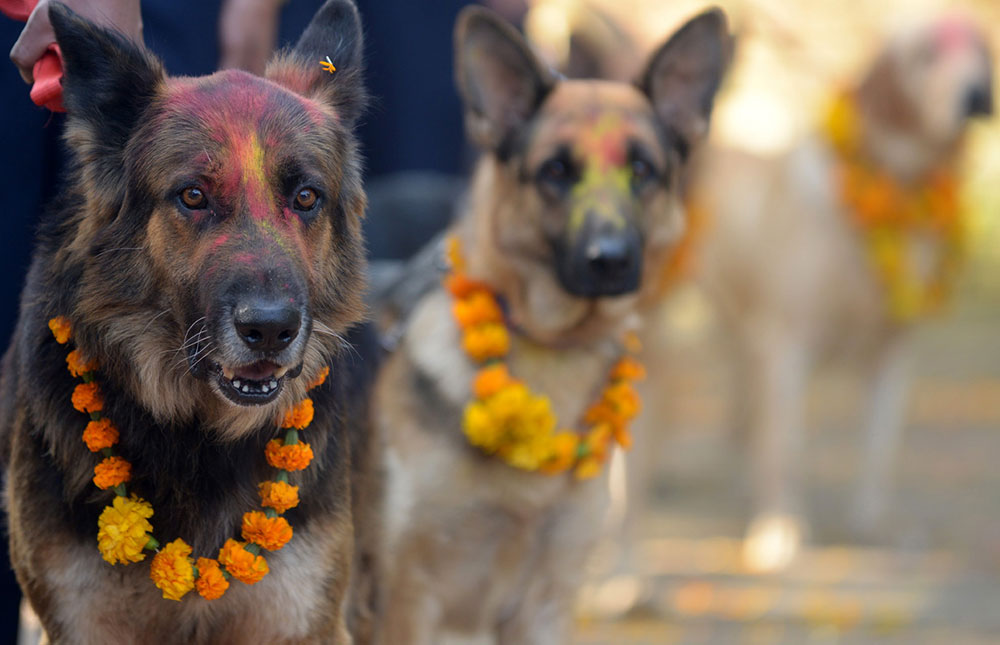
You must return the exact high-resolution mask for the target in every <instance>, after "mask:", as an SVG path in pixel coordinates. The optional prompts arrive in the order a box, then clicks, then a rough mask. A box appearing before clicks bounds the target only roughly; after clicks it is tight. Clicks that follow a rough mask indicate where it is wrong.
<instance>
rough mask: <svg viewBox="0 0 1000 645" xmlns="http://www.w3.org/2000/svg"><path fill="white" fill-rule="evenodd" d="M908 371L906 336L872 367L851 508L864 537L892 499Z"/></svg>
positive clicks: (889, 346)
mask: <svg viewBox="0 0 1000 645" xmlns="http://www.w3.org/2000/svg"><path fill="white" fill-rule="evenodd" d="M909 370H910V352H909V342H908V339H907V338H905V337H903V336H900V337H896V338H893V339H891V340H889V342H888V343H887V345H886V346H885V347H884V348H883V349H882V351H881V352H879V354H878V356H877V357H876V359H875V362H874V363H873V365H872V389H871V394H870V398H869V401H868V414H867V419H866V427H865V430H866V435H865V438H864V452H863V454H862V456H861V470H860V477H859V478H858V488H857V490H856V492H855V497H854V502H853V505H852V508H851V523H852V526H853V528H854V530H855V531H856V532H858V533H860V534H862V535H869V534H871V532H872V531H873V530H874V529H875V528H876V525H877V524H878V521H879V520H880V518H881V517H882V515H883V514H884V512H885V507H886V503H887V500H888V498H889V489H890V479H891V476H892V470H893V462H894V461H895V456H896V453H897V451H898V450H899V441H900V437H901V436H902V433H903V420H904V413H905V408H906V395H907V392H908V390H909V378H908V377H909Z"/></svg>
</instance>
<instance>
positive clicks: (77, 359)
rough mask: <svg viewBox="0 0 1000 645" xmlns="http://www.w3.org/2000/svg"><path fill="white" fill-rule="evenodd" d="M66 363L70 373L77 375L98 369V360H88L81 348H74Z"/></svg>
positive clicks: (67, 356)
mask: <svg viewBox="0 0 1000 645" xmlns="http://www.w3.org/2000/svg"><path fill="white" fill-rule="evenodd" d="M66 365H67V366H69V373H70V374H72V375H73V376H75V377H80V376H83V375H84V374H86V373H87V372H93V371H94V370H96V369H97V361H94V360H90V361H88V360H87V359H85V358H84V357H83V353H82V352H80V350H79V349H74V350H73V351H72V352H70V353H69V354H67V355H66Z"/></svg>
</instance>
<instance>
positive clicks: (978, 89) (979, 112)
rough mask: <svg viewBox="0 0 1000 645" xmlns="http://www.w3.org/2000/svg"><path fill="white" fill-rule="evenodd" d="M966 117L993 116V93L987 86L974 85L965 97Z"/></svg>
mask: <svg viewBox="0 0 1000 645" xmlns="http://www.w3.org/2000/svg"><path fill="white" fill-rule="evenodd" d="M965 114H966V115H967V116H989V115H991V114H993V92H992V90H991V88H990V86H989V85H987V84H982V85H975V86H973V87H971V88H969V91H968V92H967V93H966V95H965Z"/></svg>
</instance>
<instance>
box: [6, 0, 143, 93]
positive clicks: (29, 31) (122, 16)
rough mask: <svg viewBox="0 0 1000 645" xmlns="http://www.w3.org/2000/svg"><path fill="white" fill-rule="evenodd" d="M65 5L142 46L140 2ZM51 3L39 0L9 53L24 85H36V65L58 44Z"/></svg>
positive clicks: (73, 1)
mask: <svg viewBox="0 0 1000 645" xmlns="http://www.w3.org/2000/svg"><path fill="white" fill-rule="evenodd" d="M62 3H63V4H65V5H66V6H68V7H69V8H71V9H72V10H73V11H75V12H76V13H78V14H79V15H81V16H83V17H84V18H87V19H88V20H90V21H92V22H94V23H95V24H98V25H102V26H104V27H108V28H111V29H115V30H117V31H119V32H121V33H122V34H125V36H126V37H128V38H129V39H130V40H132V41H134V42H137V43H139V42H142V15H141V13H140V11H139V0H62ZM51 4H52V3H51V2H50V0H39V2H38V4H37V5H36V6H35V8H34V10H32V12H31V15H30V16H28V22H27V23H26V24H25V25H24V29H23V30H22V31H21V35H20V37H18V39H17V42H16V43H14V47H13V48H11V50H10V59H11V61H13V62H14V64H15V65H16V66H17V69H18V71H19V72H20V73H21V78H23V79H24V82H25V83H33V82H34V80H35V78H34V73H33V69H34V67H35V63H36V62H38V60H39V59H40V58H41V57H42V56H43V55H44V54H45V52H46V50H47V49H48V48H49V46H50V45H52V44H53V43H55V42H56V34H55V31H53V29H52V22H51V21H50V20H49V6H50V5H51Z"/></svg>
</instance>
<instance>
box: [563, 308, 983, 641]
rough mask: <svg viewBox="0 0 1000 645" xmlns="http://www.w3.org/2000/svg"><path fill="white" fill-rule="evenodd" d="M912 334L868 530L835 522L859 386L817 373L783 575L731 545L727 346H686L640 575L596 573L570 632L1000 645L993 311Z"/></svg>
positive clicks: (647, 518)
mask: <svg viewBox="0 0 1000 645" xmlns="http://www.w3.org/2000/svg"><path fill="white" fill-rule="evenodd" d="M916 341H917V342H916V352H917V360H916V364H915V383H914V389H913V392H912V396H911V401H910V407H909V415H908V418H909V420H908V425H907V430H906V437H905V442H904V447H903V452H902V455H901V456H900V459H899V468H898V470H897V477H896V494H895V498H894V505H893V508H892V510H891V512H890V514H889V517H887V518H886V521H885V526H884V527H883V528H882V529H880V530H879V532H878V533H877V534H876V535H873V536H869V537H868V538H866V539H864V540H859V539H858V538H857V536H854V535H851V533H850V532H849V531H847V530H846V528H845V524H846V523H845V521H844V520H845V518H846V511H847V503H848V500H849V498H850V492H851V491H852V489H853V484H854V473H855V470H854V469H855V467H856V463H857V456H858V451H859V445H858V440H859V432H858V431H857V429H856V427H857V426H856V419H857V416H856V410H857V409H858V406H859V403H860V402H859V400H858V395H859V393H858V392H857V391H856V390H857V389H858V386H857V385H856V382H855V381H854V380H853V378H852V375H851V373H850V372H846V371H845V372H841V371H837V370H834V371H832V372H828V373H826V374H823V375H820V376H819V377H818V378H817V379H816V381H815V382H814V387H813V388H812V391H811V394H810V402H809V417H810V419H809V438H808V442H809V443H808V445H809V457H808V466H807V468H808V470H807V472H808V476H807V478H808V490H807V494H808V505H809V520H810V523H811V527H812V536H811V540H810V546H809V547H808V548H807V550H806V551H805V552H804V553H803V555H802V556H801V557H800V559H799V560H798V561H797V562H796V564H795V565H794V566H793V567H792V568H791V569H790V570H789V571H787V572H785V573H784V574H781V575H775V576H758V575H752V574H749V573H746V572H745V571H744V570H743V569H742V567H741V565H740V561H739V558H738V553H739V542H738V539H737V538H738V537H739V536H740V535H741V534H742V531H743V529H744V525H745V522H746V520H747V517H746V513H747V510H746V509H747V501H746V499H745V497H744V496H743V495H741V494H740V491H741V490H742V489H743V487H742V486H741V481H742V480H741V477H740V474H739V473H740V466H741V464H742V460H741V459H740V458H739V455H738V454H736V448H735V445H734V444H733V443H732V442H731V441H730V440H729V438H728V435H727V434H726V432H725V426H726V421H727V413H726V407H725V401H724V399H725V391H726V373H725V371H724V363H723V362H722V357H721V355H720V354H719V352H718V350H717V349H714V347H715V344H714V343H712V341H711V339H710V338H707V337H705V336H704V334H694V335H692V336H690V337H689V338H688V339H687V340H686V341H683V342H680V343H678V345H679V346H678V347H676V348H675V349H674V350H673V352H672V355H671V360H672V363H673V364H674V365H679V366H682V368H681V369H678V370H675V371H673V372H672V373H671V375H670V378H669V379H668V383H669V388H668V389H669V393H670V396H671V398H672V399H673V400H674V401H675V403H674V405H673V406H672V407H671V408H670V413H669V420H668V421H665V422H664V423H663V426H664V430H663V434H664V436H663V437H662V438H661V440H660V441H659V445H658V446H656V451H657V453H656V454H657V457H658V462H659V464H660V465H659V473H658V475H657V477H656V478H655V482H654V492H653V495H652V501H651V503H650V506H651V508H650V509H649V511H648V512H647V513H645V514H644V516H643V517H642V521H641V526H640V530H639V533H640V542H639V545H640V546H639V551H638V553H639V558H638V561H639V562H641V568H642V570H643V571H644V573H645V577H644V578H643V579H642V580H641V581H638V582H637V580H636V579H634V578H632V577H629V576H624V575H620V576H618V577H613V578H612V579H611V580H610V581H606V582H605V583H604V584H603V585H601V586H590V587H588V589H586V590H585V593H584V595H583V598H582V601H581V613H582V614H583V615H582V616H581V620H580V622H579V629H578V638H577V642H578V643H580V644H586V645H597V644H603V643H614V644H616V645H618V644H621V645H638V644H640V643H657V644H672V643H678V644H687V643H692V644H693V643H711V644H720V645H727V644H730V643H732V644H762V645H763V644H769V645H770V644H790V645H791V644H796V645H797V644H805V643H823V644H831V645H832V644H868V643H878V644H881V643H887V644H896V643H899V644H903V643H905V644H907V645H909V644H921V645H922V644H928V645H931V644H933V645H938V644H942V645H943V644H949V645H951V644H954V645H973V644H977V645H978V644H980V643H983V644H985V643H991V644H995V643H1000V468H998V466H997V464H998V462H1000V313H990V312H988V311H982V310H977V311H963V312H959V313H958V314H956V316H954V317H953V318H952V319H950V320H946V321H941V322H936V323H932V324H930V325H928V326H927V327H926V328H924V329H922V330H921V331H920V332H919V333H918V336H917V338H916ZM594 567H595V569H597V570H600V569H601V565H600V558H598V563H597V564H595V565H594ZM595 575H597V574H595ZM597 577H601V576H600V575H597ZM633 601H635V602H634V603H633ZM628 605H633V608H632V609H631V610H630V611H629V612H627V613H626V614H625V615H624V617H616V618H601V615H602V613H608V614H615V610H616V609H617V608H618V607H621V606H628Z"/></svg>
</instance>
